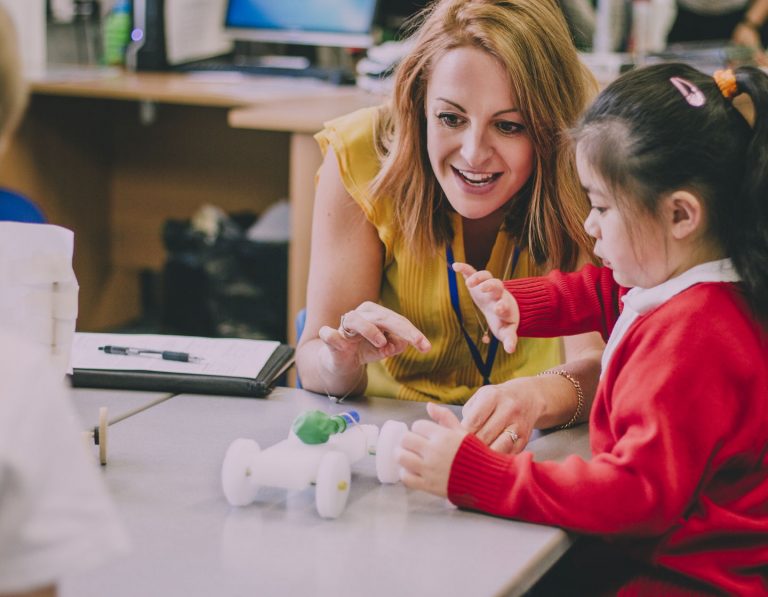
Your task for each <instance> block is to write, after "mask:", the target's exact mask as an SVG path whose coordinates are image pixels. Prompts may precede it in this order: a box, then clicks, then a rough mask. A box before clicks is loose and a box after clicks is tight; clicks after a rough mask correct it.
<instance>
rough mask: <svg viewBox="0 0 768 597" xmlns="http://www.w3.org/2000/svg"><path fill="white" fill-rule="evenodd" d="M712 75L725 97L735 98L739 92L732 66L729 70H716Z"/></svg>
mask: <svg viewBox="0 0 768 597" xmlns="http://www.w3.org/2000/svg"><path fill="white" fill-rule="evenodd" d="M712 76H713V77H714V79H715V83H717V86H718V87H719V88H720V93H722V94H723V97H724V98H725V99H733V98H734V96H735V95H736V94H737V93H738V92H739V88H738V85H736V75H734V74H733V71H732V70H731V69H730V68H729V69H728V70H718V71H715V74H714V75H712Z"/></svg>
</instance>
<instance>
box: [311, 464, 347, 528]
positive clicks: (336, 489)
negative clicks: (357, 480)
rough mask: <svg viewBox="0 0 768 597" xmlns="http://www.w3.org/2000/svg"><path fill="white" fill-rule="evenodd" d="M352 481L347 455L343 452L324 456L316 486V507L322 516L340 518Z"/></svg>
mask: <svg viewBox="0 0 768 597" xmlns="http://www.w3.org/2000/svg"><path fill="white" fill-rule="evenodd" d="M351 481H352V475H351V472H350V469H349V460H348V459H347V457H346V455H344V454H343V453H342V452H328V453H327V454H326V455H325V456H323V459H322V460H321V461H320V468H319V469H318V471H317V481H316V486H315V505H316V506H317V513H318V514H320V516H322V517H323V518H338V517H339V515H340V514H341V513H342V512H344V508H345V506H346V505H347V498H348V497H349V485H350V483H351Z"/></svg>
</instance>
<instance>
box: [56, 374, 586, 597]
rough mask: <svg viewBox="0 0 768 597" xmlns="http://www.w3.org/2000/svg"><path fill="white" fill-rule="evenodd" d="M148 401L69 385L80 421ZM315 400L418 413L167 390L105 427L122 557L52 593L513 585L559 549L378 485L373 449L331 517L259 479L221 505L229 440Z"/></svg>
mask: <svg viewBox="0 0 768 597" xmlns="http://www.w3.org/2000/svg"><path fill="white" fill-rule="evenodd" d="M137 396H138V397H137ZM150 398H151V396H150V395H141V394H136V393H129V392H106V391H100V390H77V391H76V392H75V403H76V407H77V409H78V411H79V413H80V415H81V417H82V420H83V422H84V427H88V426H90V425H93V424H94V423H95V421H96V418H97V411H98V407H99V406H102V405H107V406H108V407H109V409H110V416H111V415H112V414H114V415H117V414H119V413H121V412H124V411H127V410H129V409H131V408H134V407H135V406H137V402H138V401H139V400H140V399H146V401H149V399H150ZM314 408H320V409H323V410H327V411H328V412H337V411H341V410H343V409H345V408H355V409H356V410H358V412H360V415H361V418H362V420H363V421H364V422H366V423H374V424H377V425H381V424H383V423H384V422H385V421H386V420H388V419H396V420H402V421H406V422H408V423H410V422H412V421H414V420H415V419H417V418H422V417H423V416H425V412H424V405H423V404H420V403H411V402H400V401H395V400H386V399H373V398H372V399H366V400H363V401H354V402H351V403H350V404H348V405H333V404H330V403H329V402H328V401H327V400H326V399H325V398H324V397H321V396H318V395H316V394H310V393H308V392H304V391H301V390H293V389H285V388H278V389H276V390H275V391H274V392H273V393H272V394H271V395H270V396H269V398H268V399H265V400H253V399H243V398H222V397H204V396H178V397H175V398H171V399H170V400H168V401H167V402H163V403H161V404H159V405H158V406H155V407H153V408H150V409H149V410H146V411H144V412H142V413H140V414H138V415H136V416H134V417H131V418H129V419H126V420H125V421H123V422H121V423H118V424H117V425H114V426H113V427H111V428H110V432H109V437H110V440H109V441H110V445H109V464H107V466H106V467H105V468H104V469H103V472H104V478H105V480H106V482H107V485H108V486H109V488H110V490H111V492H112V494H113V496H114V498H115V500H116V502H117V505H118V509H119V512H120V513H121V515H122V517H123V519H124V521H125V523H126V525H127V528H128V530H129V533H130V535H131V536H132V540H133V543H134V551H133V554H132V555H130V556H129V557H127V558H125V559H123V560H120V561H116V562H114V563H113V564H111V565H109V566H107V567H105V568H102V569H100V570H97V571H95V572H93V573H91V574H87V575H84V576H82V577H79V578H76V579H69V580H65V581H64V582H63V584H62V585H61V590H60V594H61V595H62V597H90V596H97V595H98V596H101V595H111V596H113V597H129V596H130V597H133V596H135V595H144V596H148V597H152V596H159V595H185V596H186V597H198V596H200V597H203V596H205V597H208V596H209V595H217V596H220V597H235V596H246V595H247V596H251V595H264V596H269V595H276V596H277V595H318V596H328V597H331V596H333V597H347V596H350V597H352V596H354V597H358V596H360V595H366V596H368V597H379V596H381V597H392V596H394V595H442V596H444V597H452V596H456V597H466V596H467V595H473V596H477V597H483V596H491V595H520V594H522V593H523V592H524V591H525V590H526V589H527V588H529V587H530V586H531V585H532V584H533V583H535V582H536V580H537V579H538V578H539V577H540V576H541V575H542V574H543V573H544V572H545V571H546V570H547V569H548V568H549V567H550V566H551V565H552V564H553V563H554V562H555V561H556V560H557V559H558V558H559V557H560V556H561V555H562V554H563V553H564V552H565V551H566V550H567V549H568V547H569V546H570V544H571V538H570V537H569V536H568V535H567V534H566V533H565V532H563V531H562V530H560V529H556V528H552V527H545V526H539V525H533V524H527V523H521V522H515V521H509V520H503V519H499V518H494V517H491V516H486V515H482V514H477V513H472V512H466V511H459V510H457V509H455V508H454V507H453V506H452V505H450V504H449V503H448V502H447V501H446V500H443V499H440V498H436V497H433V496H430V495H428V494H424V493H420V492H413V491H408V490H406V489H405V488H404V487H403V486H402V485H399V484H398V485H386V486H385V485H381V484H379V482H378V480H377V479H376V472H375V463H374V461H375V459H374V458H373V457H366V458H364V459H363V460H362V461H360V462H358V463H356V464H354V465H353V466H352V485H351V489H350V494H349V501H348V502H347V507H346V510H345V511H344V512H343V513H342V515H341V516H340V517H339V518H338V519H336V520H324V519H322V518H320V517H319V516H318V514H317V512H316V510H315V503H314V490H313V489H311V488H310V489H307V490H305V491H300V492H298V491H292V492H287V491H285V490H281V489H274V488H273V489H269V488H262V489H261V490H260V493H259V495H258V496H257V501H256V502H255V503H253V504H251V505H250V506H246V507H243V508H234V507H230V506H229V505H228V504H227V502H226V500H225V498H224V496H223V493H222V490H221V485H220V469H221V463H222V460H223V457H224V453H225V451H226V449H227V447H228V445H229V444H230V443H231V442H232V441H233V440H234V439H235V438H238V437H250V438H253V439H256V440H257V441H258V442H259V444H260V445H261V446H262V447H267V446H270V445H272V444H273V443H275V442H277V441H280V440H281V439H284V438H285V436H286V435H287V433H288V429H289V426H290V423H291V421H292V420H293V419H294V418H295V417H296V415H297V414H299V413H301V412H303V411H304V410H307V409H314ZM586 432H587V430H586V426H580V427H577V428H575V429H569V430H566V431H558V432H556V433H553V434H551V435H548V436H546V437H544V438H541V439H539V440H536V441H535V442H533V443H532V444H531V446H530V448H531V449H532V451H533V452H534V453H535V454H537V458H539V457H547V458H559V457H562V456H564V455H565V454H567V453H571V452H574V451H575V452H577V453H581V454H587V453H588V452H589V449H588V441H587V433H586ZM479 546H483V549H482V557H478V552H477V549H479Z"/></svg>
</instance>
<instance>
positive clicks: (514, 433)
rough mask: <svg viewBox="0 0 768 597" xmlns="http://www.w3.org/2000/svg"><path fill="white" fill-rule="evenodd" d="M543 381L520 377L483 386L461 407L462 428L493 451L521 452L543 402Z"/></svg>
mask: <svg viewBox="0 0 768 597" xmlns="http://www.w3.org/2000/svg"><path fill="white" fill-rule="evenodd" d="M542 382H543V380H542V378H541V377H519V378H517V379H511V380H509V381H507V382H504V383H501V384H497V385H492V386H483V387H482V388H480V389H479V390H478V391H477V392H475V394H474V396H472V397H471V398H470V399H469V400H468V401H467V402H466V404H465V405H464V407H463V409H462V416H463V418H462V422H461V426H462V427H463V428H464V429H465V430H466V431H468V432H469V433H474V434H475V435H476V436H477V437H478V439H479V440H480V441H482V442H483V443H484V444H486V445H488V446H489V447H490V448H491V449H492V450H496V451H497V452H501V453H502V454H517V453H518V452H522V451H523V449H524V448H525V446H526V444H527V443H528V440H529V439H530V437H531V433H533V429H534V426H535V425H536V422H537V420H538V416H539V412H540V406H541V404H540V402H541V400H542V399H546V396H545V394H544V393H543V392H542V387H541V386H542Z"/></svg>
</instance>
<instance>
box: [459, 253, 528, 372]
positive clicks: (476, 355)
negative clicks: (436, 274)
mask: <svg viewBox="0 0 768 597" xmlns="http://www.w3.org/2000/svg"><path fill="white" fill-rule="evenodd" d="M519 257H520V249H518V248H517V247H515V252H514V254H513V256H512V267H511V269H510V272H509V275H510V276H511V275H512V273H513V272H514V271H515V268H516V267H517V260H518V258H519ZM445 258H446V260H447V261H448V290H449V291H450V294H451V306H452V307H453V312H454V313H455V314H456V319H457V320H458V322H459V327H460V328H461V333H462V334H464V341H465V342H466V343H467V348H469V352H470V354H471V355H472V360H473V361H474V362H475V367H477V370H478V371H479V372H480V375H482V376H483V385H484V386H487V385H489V384H490V383H491V370H492V369H493V361H494V360H495V359H496V351H497V350H498V348H499V339H498V338H496V336H492V337H491V342H490V344H489V345H488V358H487V359H486V360H485V361H483V357H482V356H481V355H480V349H479V348H478V346H477V344H475V342H474V340H472V338H470V337H469V334H468V333H467V330H466V329H464V319H463V318H462V316H461V308H460V307H459V286H458V283H457V282H456V272H455V271H453V262H454V259H453V249H451V245H450V244H449V245H447V246H446V247H445Z"/></svg>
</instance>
